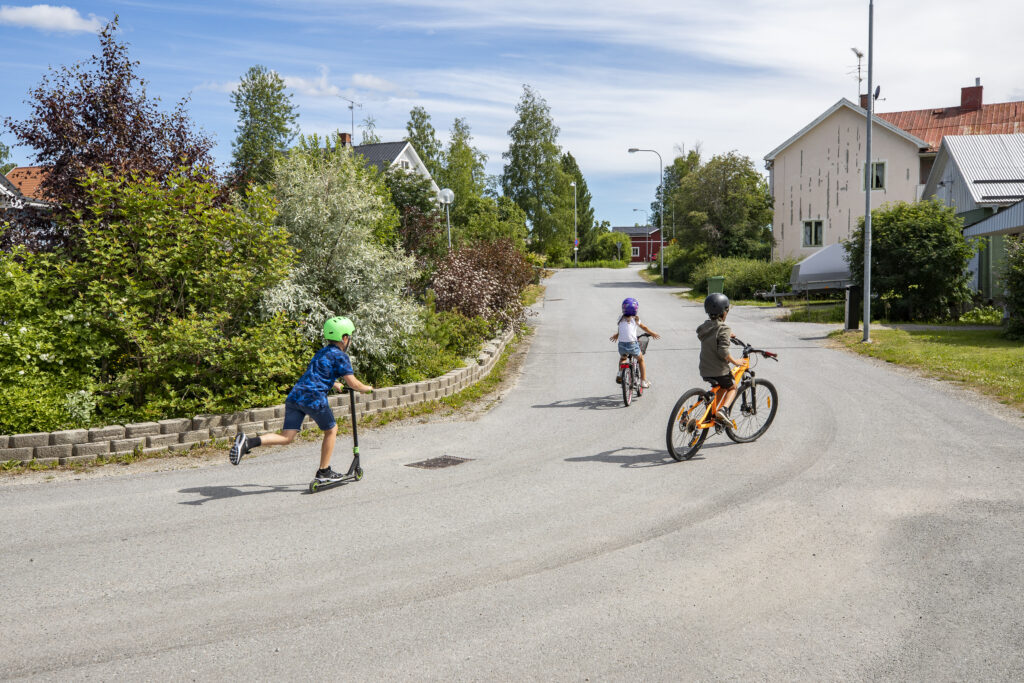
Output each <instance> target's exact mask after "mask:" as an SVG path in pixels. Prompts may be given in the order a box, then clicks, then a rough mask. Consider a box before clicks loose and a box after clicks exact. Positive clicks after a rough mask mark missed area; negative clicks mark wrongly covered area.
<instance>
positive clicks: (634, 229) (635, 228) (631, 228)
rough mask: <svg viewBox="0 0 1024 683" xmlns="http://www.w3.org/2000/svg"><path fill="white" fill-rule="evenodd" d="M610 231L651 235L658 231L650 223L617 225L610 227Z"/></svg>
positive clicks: (630, 234) (631, 234)
mask: <svg viewBox="0 0 1024 683" xmlns="http://www.w3.org/2000/svg"><path fill="white" fill-rule="evenodd" d="M612 232H621V233H623V234H624V235H629V236H633V235H651V234H653V233H656V232H658V229H657V228H654V227H651V226H650V225H618V226H615V227H613V228H612Z"/></svg>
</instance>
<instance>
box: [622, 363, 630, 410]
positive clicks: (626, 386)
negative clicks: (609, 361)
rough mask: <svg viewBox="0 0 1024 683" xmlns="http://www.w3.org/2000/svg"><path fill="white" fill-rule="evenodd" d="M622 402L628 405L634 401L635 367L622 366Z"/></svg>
mask: <svg viewBox="0 0 1024 683" xmlns="http://www.w3.org/2000/svg"><path fill="white" fill-rule="evenodd" d="M622 402H623V403H625V404H626V405H627V406H628V405H629V404H630V403H632V402H633V368H631V367H629V366H628V365H627V366H626V367H624V368H622Z"/></svg>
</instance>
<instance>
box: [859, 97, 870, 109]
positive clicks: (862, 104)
mask: <svg viewBox="0 0 1024 683" xmlns="http://www.w3.org/2000/svg"><path fill="white" fill-rule="evenodd" d="M860 108H861V109H867V108H868V96H867V95H861V96H860Z"/></svg>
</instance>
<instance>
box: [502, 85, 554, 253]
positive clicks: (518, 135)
mask: <svg viewBox="0 0 1024 683" xmlns="http://www.w3.org/2000/svg"><path fill="white" fill-rule="evenodd" d="M516 113H517V114H518V118H517V119H516V122H515V123H514V124H512V127H511V128H510V129H509V131H508V135H509V138H510V143H509V148H508V151H507V152H504V153H503V154H502V158H504V159H505V161H506V163H505V168H504V172H503V174H502V177H501V187H502V190H503V191H504V193H505V194H506V195H507V196H509V197H511V198H512V200H513V201H514V202H515V203H516V204H517V205H519V208H521V209H522V210H523V212H524V213H525V214H526V217H527V220H528V221H529V222H530V228H531V237H532V242H531V248H532V249H534V250H535V251H538V252H543V253H548V254H549V255H554V256H556V257H558V256H566V255H567V254H566V253H562V252H563V251H564V250H563V245H562V244H561V241H562V240H561V239H559V235H558V232H559V224H558V220H557V217H556V216H554V215H553V214H554V213H555V209H556V202H557V201H558V197H559V195H560V194H562V195H564V189H563V190H562V191H561V192H559V190H560V188H559V181H560V180H561V177H560V176H564V175H565V174H564V173H562V168H561V164H560V150H559V147H558V126H556V125H555V122H554V120H552V118H551V108H550V107H549V106H548V103H547V102H546V101H545V100H544V98H543V97H541V96H540V94H539V93H537V92H536V91H535V90H534V89H533V88H531V87H530V86H529V85H524V86H523V94H522V96H521V97H520V99H519V103H518V104H517V105H516ZM570 201H572V200H571V198H570ZM571 229H572V228H571V226H570V230H571ZM566 246H567V245H566ZM555 252H559V253H558V254H556V253H555Z"/></svg>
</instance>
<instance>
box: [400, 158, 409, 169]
mask: <svg viewBox="0 0 1024 683" xmlns="http://www.w3.org/2000/svg"><path fill="white" fill-rule="evenodd" d="M398 164H399V165H400V166H401V167H402V168H403V169H405V170H406V171H408V170H409V169H410V168H411V166H410V165H409V162H408V161H406V160H405V159H402V160H401V161H399V162H398Z"/></svg>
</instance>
